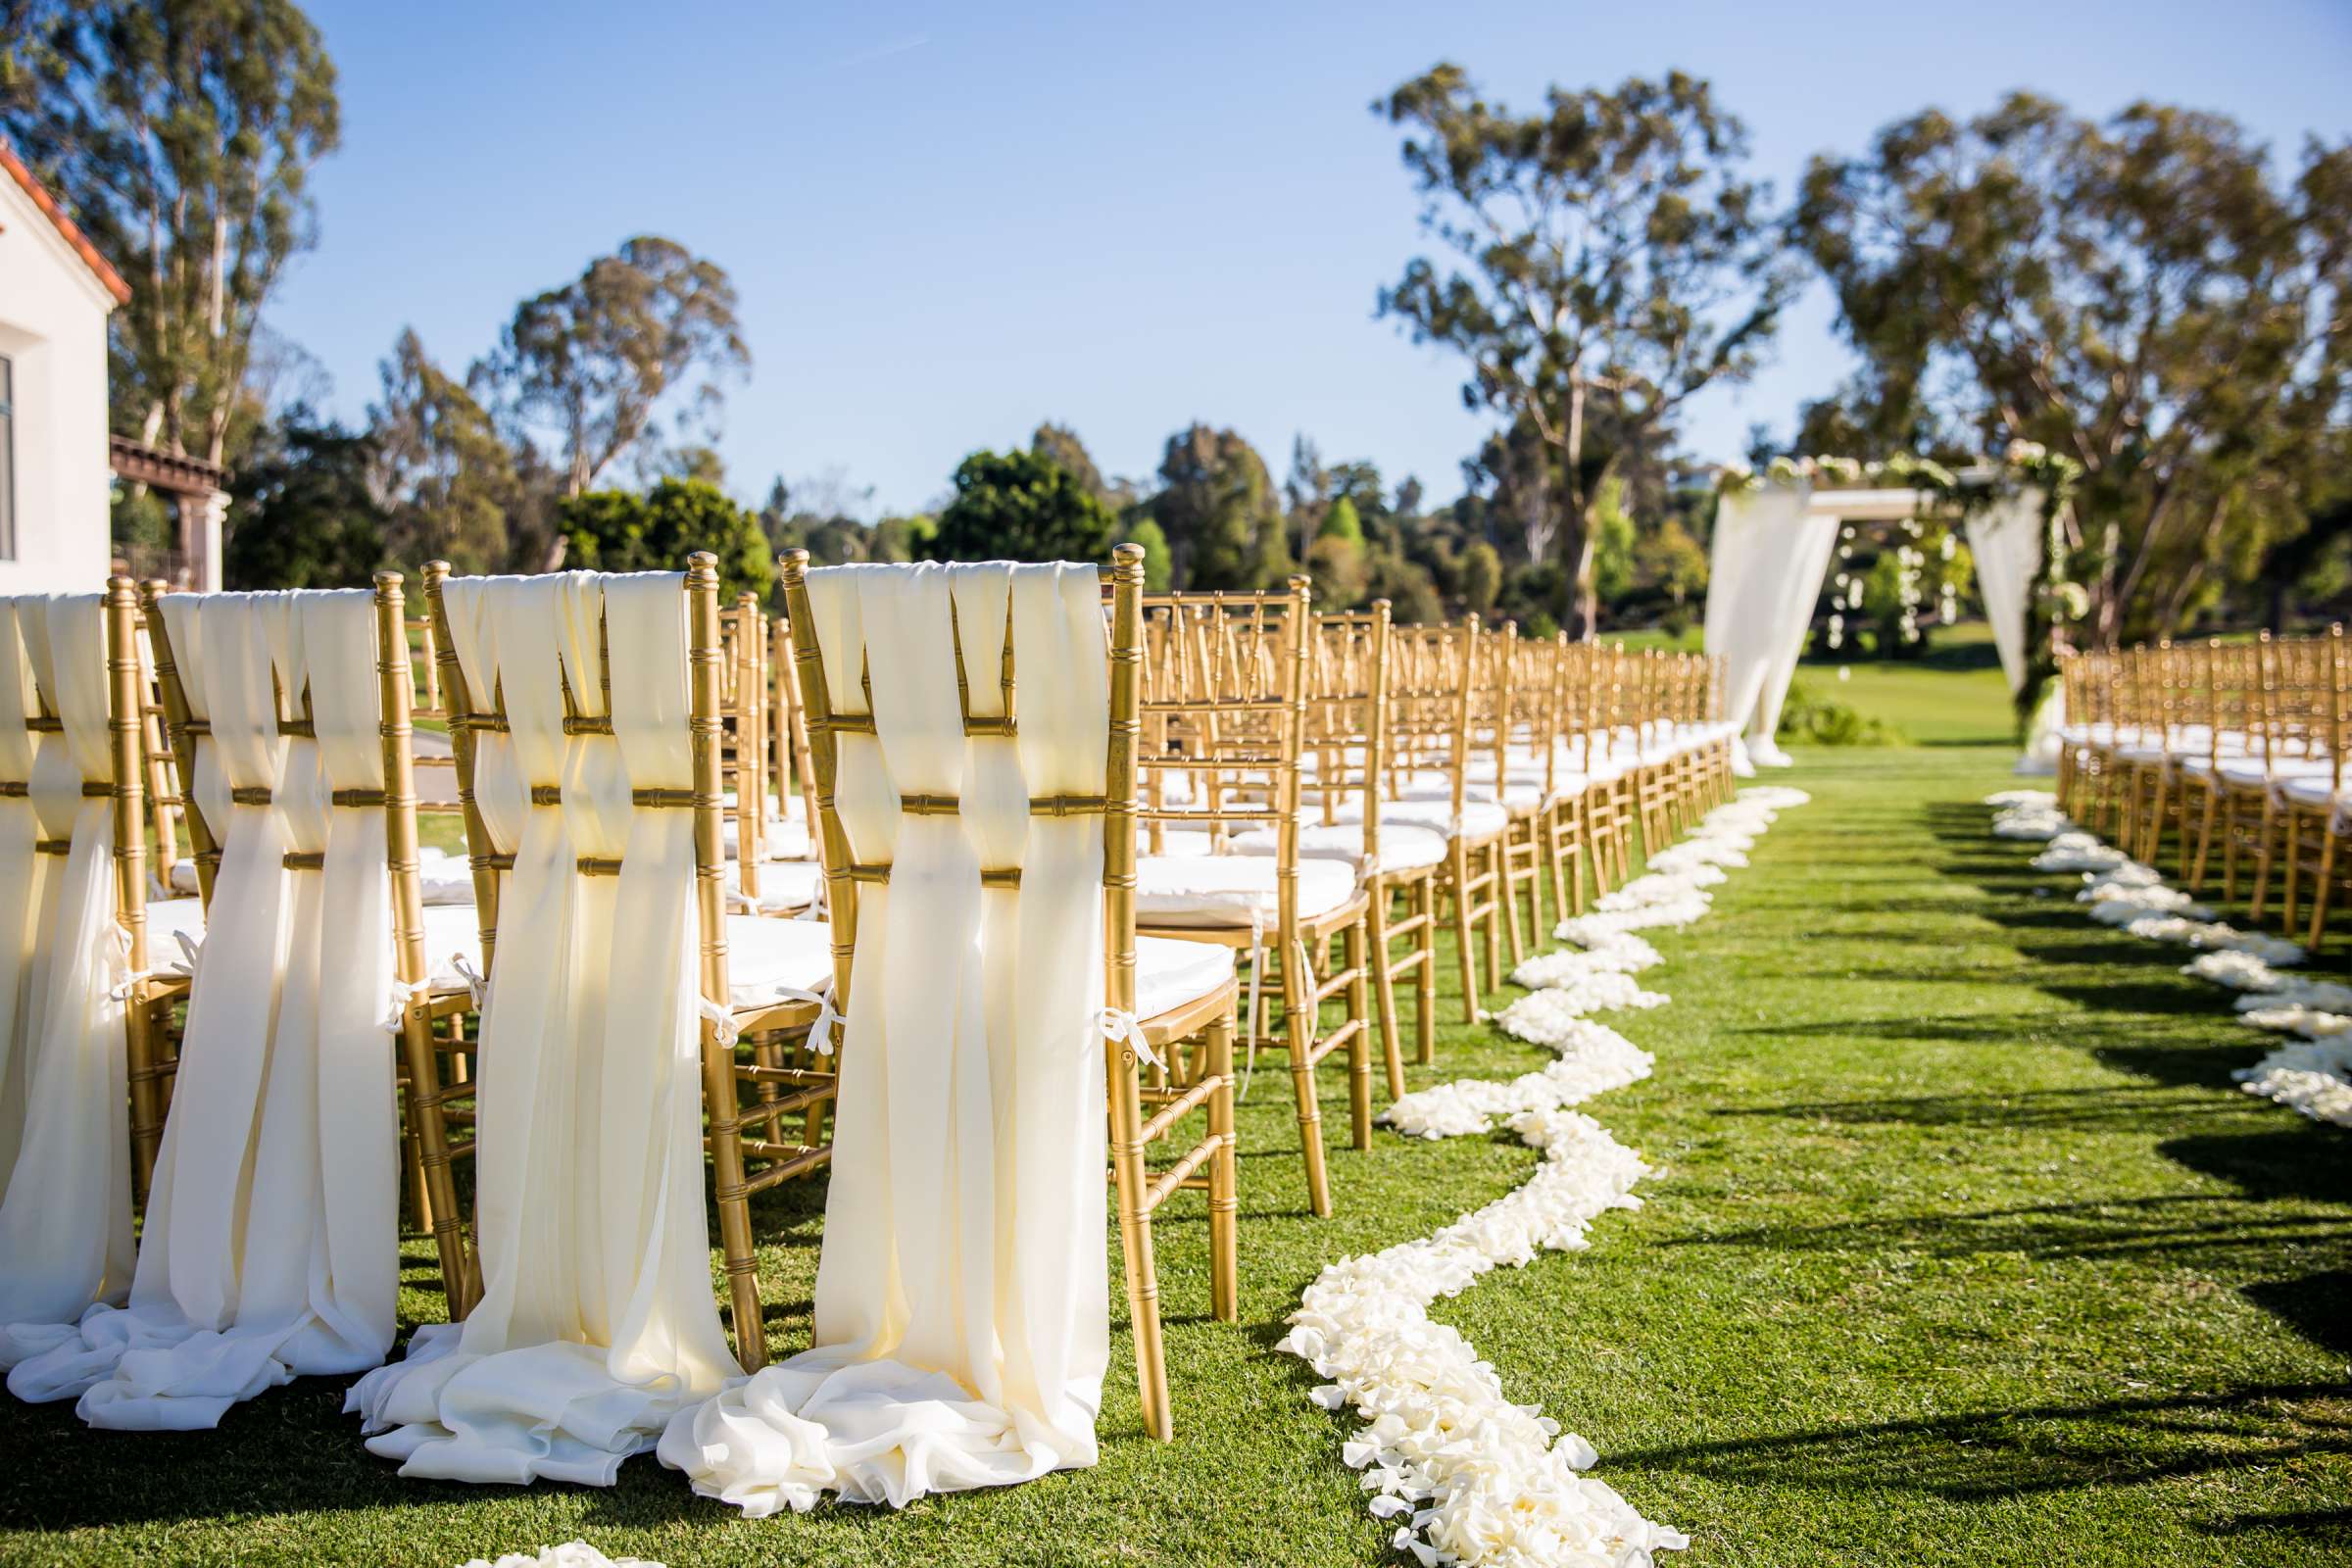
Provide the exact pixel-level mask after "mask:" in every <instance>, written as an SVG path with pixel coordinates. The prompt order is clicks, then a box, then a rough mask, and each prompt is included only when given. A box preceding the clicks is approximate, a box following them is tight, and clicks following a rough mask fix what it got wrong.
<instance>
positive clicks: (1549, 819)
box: [1536, 801, 1568, 945]
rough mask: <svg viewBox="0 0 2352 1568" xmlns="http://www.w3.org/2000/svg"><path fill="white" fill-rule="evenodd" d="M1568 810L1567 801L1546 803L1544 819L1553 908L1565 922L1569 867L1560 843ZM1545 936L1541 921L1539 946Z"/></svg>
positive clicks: (1545, 856) (1538, 933) (1545, 851)
mask: <svg viewBox="0 0 2352 1568" xmlns="http://www.w3.org/2000/svg"><path fill="white" fill-rule="evenodd" d="M1567 810H1568V803H1567V802H1566V801H1547V802H1545V803H1544V814H1543V817H1542V822H1543V826H1544V849H1543V856H1544V867H1545V869H1546V874H1547V875H1548V876H1549V877H1550V878H1551V907H1552V909H1553V910H1554V911H1555V912H1556V913H1557V914H1558V915H1559V917H1560V918H1561V919H1563V920H1565V919H1567V918H1568V867H1567V866H1566V865H1564V864H1562V863H1561V860H1560V841H1561V839H1562V838H1563V837H1564V835H1563V834H1562V832H1561V818H1562V817H1563V816H1564V815H1565V814H1566V813H1567ZM1545 935H1546V933H1545V932H1544V927H1543V924H1542V922H1541V921H1539V922H1538V923H1537V926H1536V936H1537V939H1538V942H1539V945H1540V944H1541V941H1542V939H1543V938H1544V936H1545Z"/></svg>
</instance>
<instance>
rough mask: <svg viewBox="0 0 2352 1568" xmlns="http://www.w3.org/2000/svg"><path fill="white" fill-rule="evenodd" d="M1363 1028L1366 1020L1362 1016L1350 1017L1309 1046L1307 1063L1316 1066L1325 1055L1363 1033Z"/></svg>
mask: <svg viewBox="0 0 2352 1568" xmlns="http://www.w3.org/2000/svg"><path fill="white" fill-rule="evenodd" d="M1363 1028H1364V1020H1363V1019H1361V1018H1350V1019H1348V1021H1347V1022H1346V1023H1343V1024H1341V1025H1340V1026H1339V1027H1338V1028H1336V1029H1334V1030H1332V1032H1331V1033H1329V1034H1327V1035H1325V1036H1324V1037H1323V1038H1322V1039H1320V1040H1318V1041H1316V1042H1315V1043H1314V1044H1313V1045H1312V1046H1310V1047H1308V1048H1307V1053H1306V1064H1307V1065H1308V1066H1309V1067H1312V1066H1314V1065H1315V1064H1316V1063H1317V1062H1320V1061H1321V1060H1322V1059H1323V1058H1324V1057H1325V1056H1328V1055H1330V1054H1332V1053H1333V1052H1335V1051H1337V1050H1339V1049H1340V1048H1341V1047H1342V1046H1344V1045H1346V1044H1348V1041H1350V1040H1353V1039H1354V1038H1355V1037H1356V1036H1357V1035H1359V1034H1361V1033H1362V1032H1363Z"/></svg>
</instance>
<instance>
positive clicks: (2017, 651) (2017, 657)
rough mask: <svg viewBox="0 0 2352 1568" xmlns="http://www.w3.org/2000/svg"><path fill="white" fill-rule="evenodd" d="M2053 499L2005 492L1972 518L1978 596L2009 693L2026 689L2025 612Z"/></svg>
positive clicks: (2027, 490) (2036, 492) (2027, 491)
mask: <svg viewBox="0 0 2352 1568" xmlns="http://www.w3.org/2000/svg"><path fill="white" fill-rule="evenodd" d="M2047 500H2048V498H2047V497H2046V496H2044V495H2043V493H2042V492H2041V490H2040V489H2039V488H2038V487H2035V486H2032V485H2029V486H2026V487H2024V488H2022V489H2018V490H2012V491H2005V492H2003V493H2002V494H2001V495H2000V496H1998V497H1997V498H1995V499H1994V500H1993V501H1992V502H1990V503H1989V504H1987V505H1985V506H1984V507H1981V508H1979V509H1977V510H1976V511H1974V512H1971V513H1970V514H1969V515H1968V553H1969V555H1970V556H1971V557H1973V558H1974V559H1975V561H1976V564H1977V592H1978V593H1979V594H1980V595H1982V596H1983V597H1984V600H1985V619H1987V620H1989V621H1991V622H1992V642H1993V647H1994V648H1995V649H1996V650H1998V652H1999V653H2000V656H2001V673H2002V674H2004V675H2006V676H2008V677H2009V689H2010V690H2011V691H2012V692H2016V691H2022V690H2024V688H2025V684H2026V612H2027V609H2028V607H2029V606H2030V605H2031V604H2032V603H2033V595H2034V578H2035V577H2036V576H2038V575H2039V574H2040V572H2041V567H2042V552H2043V549H2044V535H2045V534H2046V533H2047V531H2048V530H2047V528H2046V526H2045V520H2044V518H2043V516H2042V508H2043V507H2044V506H2045V505H2046V504H2047Z"/></svg>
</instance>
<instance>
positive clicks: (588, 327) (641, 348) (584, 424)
mask: <svg viewBox="0 0 2352 1568" xmlns="http://www.w3.org/2000/svg"><path fill="white" fill-rule="evenodd" d="M735 305H736V300H735V285H734V283H733V281H732V280H731V279H729V278H728V276H727V274H726V271H725V270H723V269H722V268H720V267H719V266H718V264H717V263H715V262H711V261H706V260H704V259H703V258H701V257H698V256H696V255H694V254H693V253H692V252H691V251H689V250H687V249H686V247H685V246H683V245H680V244H679V243H678V242H677V241H675V240H670V239H663V238H662V237H660V236H659V235H653V234H640V235H638V236H637V237H636V238H634V239H630V240H625V241H623V242H622V243H621V246H620V248H619V249H618V250H617V251H615V252H614V253H613V254H612V255H611V256H600V257H598V258H596V259H595V260H594V261H592V262H590V263H589V264H588V266H587V268H586V269H585V270H582V272H581V273H580V275H579V276H578V277H576V278H573V279H572V280H571V281H570V282H568V283H565V284H563V285H561V286H560V287H557V288H552V289H549V290H547V291H546V292H544V293H541V294H535V295H533V296H532V297H531V298H529V299H527V300H524V301H523V302H522V303H521V304H520V305H518V306H516V307H515V318H514V319H513V320H511V321H510V322H508V323H507V327H506V330H505V332H504V333H503V334H502V335H501V336H500V339H499V344H498V348H497V350H496V352H494V353H493V354H492V355H491V356H490V358H489V360H488V361H487V362H485V364H484V365H483V366H482V367H481V368H480V373H479V376H478V378H477V379H478V380H479V381H480V383H481V384H482V386H483V387H485V388H487V389H488V390H489V391H491V392H492V393H494V394H495V395H496V396H497V397H498V398H499V399H500V400H501V406H502V407H503V408H504V409H505V410H506V412H507V413H508V415H509V417H510V419H511V421H512V422H513V424H514V425H515V429H516V431H517V433H518V434H521V435H524V436H526V437H533V436H537V435H541V434H544V435H548V436H550V437H552V438H553V440H554V443H555V461H556V465H557V466H558V467H559V468H560V469H561V471H562V472H563V474H564V493H565V494H567V495H574V496H576V495H579V494H580V493H581V492H583V491H585V490H586V489H587V488H588V487H589V486H590V485H592V484H594V483H595V482H596V480H597V477H598V476H599V475H600V474H602V473H603V472H604V471H605V469H606V468H607V467H608V466H610V465H611V464H612V463H613V461H614V460H615V459H617V458H619V457H620V456H622V455H623V454H624V453H627V452H629V451H630V450H631V449H633V448H635V447H636V446H637V445H638V444H639V443H640V442H643V441H646V440H649V439H653V438H655V437H656V436H657V433H658V432H657V431H656V428H655V422H654V421H655V416H656V413H657V410H658V408H659V406H660V405H661V404H662V400H663V399H664V398H666V397H670V396H671V395H672V394H675V396H676V398H677V399H679V400H682V401H681V402H679V403H676V404H673V407H675V409H676V415H677V423H678V427H679V429H680V430H681V431H684V432H687V433H690V434H707V433H708V432H709V431H711V429H713V428H714V427H715V425H716V422H717V418H718V415H719V412H720V410H721V408H722V407H723V405H724V403H725V392H724V389H723V387H722V384H721V383H722V382H723V380H724V379H725V378H727V377H729V376H731V375H737V374H744V373H748V372H749V370H750V368H751V363H752V354H751V350H750V349H749V348H748V347H747V346H746V345H745V343H744V341H743V333H742V328H741V325H740V323H739V322H738V321H737V319H736V316H735Z"/></svg>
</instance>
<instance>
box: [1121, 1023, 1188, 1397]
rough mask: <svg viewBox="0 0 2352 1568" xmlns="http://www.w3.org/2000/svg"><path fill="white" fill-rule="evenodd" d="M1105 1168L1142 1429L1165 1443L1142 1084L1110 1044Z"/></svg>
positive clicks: (1131, 1059) (1130, 1061)
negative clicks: (1114, 1207)
mask: <svg viewBox="0 0 2352 1568" xmlns="http://www.w3.org/2000/svg"><path fill="white" fill-rule="evenodd" d="M1107 1049H1108V1052H1109V1058H1110V1061H1109V1067H1110V1070H1109V1087H1110V1173H1111V1182H1112V1185H1113V1186H1114V1187H1115V1188H1116V1190H1117V1193H1118V1201H1119V1254H1120V1261H1121V1262H1122V1263H1123V1264H1124V1265H1125V1268H1126V1271H1127V1311H1128V1315H1129V1318H1130V1319H1131V1321H1132V1325H1133V1328H1134V1331H1135V1381H1136V1388H1137V1391H1138V1392H1139V1393H1140V1394H1141V1395H1142V1397H1143V1406H1144V1430H1145V1431H1147V1432H1149V1433H1151V1434H1152V1436H1153V1437H1154V1438H1157V1439H1158V1440H1159V1441H1160V1442H1162V1443H1165V1442H1167V1441H1168V1440H1170V1439H1171V1438H1173V1437H1175V1436H1176V1418H1175V1411H1174V1408H1173V1406H1172V1402H1171V1401H1170V1399H1169V1397H1168V1363H1167V1353H1166V1348H1165V1347H1164V1346H1163V1345H1162V1343H1161V1338H1160V1331H1159V1269H1158V1263H1157V1260H1156V1259H1155V1258H1154V1257H1153V1256H1152V1209H1151V1206H1150V1192H1149V1189H1148V1187H1147V1186H1146V1184H1145V1181H1144V1117H1143V1093H1142V1087H1141V1085H1139V1084H1138V1083H1137V1081H1136V1066H1135V1050H1134V1048H1133V1047H1132V1046H1129V1045H1126V1044H1124V1043H1123V1042H1122V1043H1117V1044H1113V1045H1111V1046H1109V1047H1108V1048H1107Z"/></svg>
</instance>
